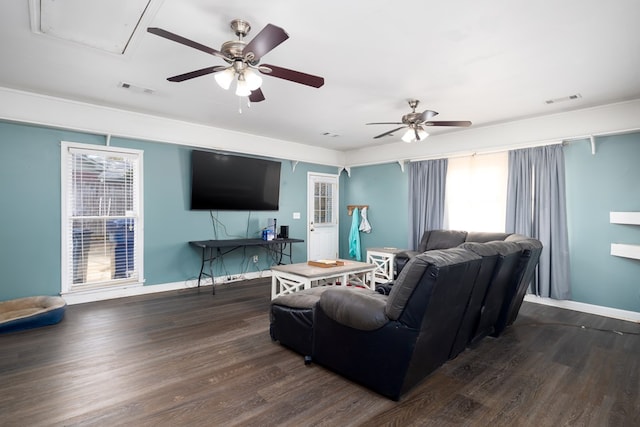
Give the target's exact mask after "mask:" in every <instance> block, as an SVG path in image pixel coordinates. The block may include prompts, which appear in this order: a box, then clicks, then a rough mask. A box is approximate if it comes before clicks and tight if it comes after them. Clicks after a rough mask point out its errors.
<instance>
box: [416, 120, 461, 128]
mask: <svg viewBox="0 0 640 427" xmlns="http://www.w3.org/2000/svg"><path fill="white" fill-rule="evenodd" d="M423 124H424V125H425V126H460V127H465V128H466V127H469V126H471V122H469V121H439V122H438V121H436V122H433V121H432V122H425V123H423Z"/></svg>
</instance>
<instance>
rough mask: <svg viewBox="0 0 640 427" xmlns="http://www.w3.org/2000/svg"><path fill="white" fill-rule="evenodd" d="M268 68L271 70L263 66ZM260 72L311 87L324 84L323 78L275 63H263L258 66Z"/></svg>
mask: <svg viewBox="0 0 640 427" xmlns="http://www.w3.org/2000/svg"><path fill="white" fill-rule="evenodd" d="M264 67H266V68H269V69H270V70H271V72H267V71H266V70H264V69H263V68H264ZM259 70H260V72H261V73H263V74H266V75H267V76H272V77H277V78H279V79H284V80H289V81H291V82H295V83H300V84H303V85H307V86H311V87H316V88H317V87H321V86H322V85H323V84H324V78H322V77H318V76H313V75H311V74H307V73H301V72H300V71H294V70H289V69H287V68H282V67H276V66H275V65H268V64H263V65H262V66H261V67H260V68H259Z"/></svg>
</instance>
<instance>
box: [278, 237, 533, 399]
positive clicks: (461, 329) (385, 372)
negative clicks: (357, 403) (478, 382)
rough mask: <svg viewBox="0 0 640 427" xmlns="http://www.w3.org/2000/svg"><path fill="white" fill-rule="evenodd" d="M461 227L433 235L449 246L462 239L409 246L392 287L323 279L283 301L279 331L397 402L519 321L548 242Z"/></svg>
mask: <svg viewBox="0 0 640 427" xmlns="http://www.w3.org/2000/svg"><path fill="white" fill-rule="evenodd" d="M429 233H430V235H431V233H433V232H429ZM460 233H464V232H455V231H452V232H450V231H442V230H440V232H438V233H434V234H433V236H430V237H436V240H437V241H439V242H440V243H439V244H442V245H444V243H442V242H443V239H444V238H445V237H447V235H448V234H449V235H450V236H449V237H451V238H452V239H451V240H450V241H451V242H453V243H454V247H449V248H440V249H430V250H426V251H424V252H422V253H407V256H406V257H405V259H403V261H404V264H403V267H402V268H401V270H400V273H399V275H398V277H397V279H396V281H395V283H394V284H393V286H392V287H391V292H390V293H389V295H383V294H381V293H378V292H375V291H373V290H370V289H363V288H358V287H350V286H323V287H316V288H312V289H309V290H306V291H300V292H296V293H293V294H289V295H284V296H281V297H278V298H276V299H274V300H273V301H272V303H271V325H270V326H271V327H270V331H271V337H272V339H274V340H277V341H279V342H280V343H281V344H282V345H284V346H287V347H289V348H291V349H293V350H295V351H297V352H298V353H300V354H302V355H304V356H305V360H307V361H310V360H312V361H313V362H315V363H318V364H320V365H323V366H325V367H327V368H329V369H331V370H333V371H335V372H337V373H339V374H341V375H343V376H344V377H346V378H349V379H351V380H353V381H356V382H358V383H360V384H362V385H364V386H366V387H368V388H370V389H372V390H374V391H376V392H378V393H380V394H382V395H384V396H387V397H389V398H391V399H394V400H398V399H399V398H400V397H401V396H402V394H404V393H405V392H406V391H408V390H409V389H410V388H411V387H413V386H414V385H416V384H417V383H418V382H419V381H421V380H422V379H423V378H425V377H426V376H427V375H429V374H430V373H431V372H433V371H434V370H435V369H437V368H438V367H439V366H441V365H442V364H443V363H445V362H446V361H447V360H449V359H452V358H454V357H456V356H457V355H458V354H459V353H460V352H461V351H463V350H464V349H465V348H467V347H468V346H470V345H472V344H473V343H474V342H477V341H479V340H480V339H482V338H483V337H485V336H486V335H489V334H491V335H494V336H499V335H500V333H501V332H502V331H503V330H504V329H505V328H506V327H507V326H508V325H510V324H511V323H512V322H513V321H514V320H515V318H516V316H517V312H518V310H519V308H520V305H521V303H522V298H524V294H525V293H526V288H527V286H528V284H529V282H530V280H531V278H532V275H533V273H534V270H535V265H536V264H537V262H538V258H539V256H540V251H541V250H542V245H541V244H540V242H539V241H537V240H535V239H528V238H526V237H524V236H518V235H510V234H504V233H502V234H501V236H498V235H497V234H495V233H465V236H464V238H463V240H462V241H460V242H459V240H460ZM469 235H471V238H470V239H469V240H467V238H468V237H469ZM485 237H486V238H487V239H492V240H486V241H484V242H483V241H482V240H484V238H485ZM494 237H495V238H496V239H493V238H494ZM474 239H475V240H474ZM436 240H433V242H435V241H436ZM478 240H479V241H478ZM428 241H429V239H427V242H428ZM456 243H457V244H456Z"/></svg>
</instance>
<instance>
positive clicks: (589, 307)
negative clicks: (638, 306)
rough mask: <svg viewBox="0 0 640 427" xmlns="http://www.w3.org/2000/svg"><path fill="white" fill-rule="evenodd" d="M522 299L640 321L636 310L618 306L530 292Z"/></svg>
mask: <svg viewBox="0 0 640 427" xmlns="http://www.w3.org/2000/svg"><path fill="white" fill-rule="evenodd" d="M524 300H525V301H528V302H533V303H535V304H542V305H550V306H552V307H559V308H565V309H567V310H574V311H580V312H582V313H589V314H595V315H598V316H604V317H610V318H612V319H619V320H626V321H628V322H635V323H640V313H638V312H636V311H628V310H620V309H618V308H610V307H603V306H600V305H593V304H586V303H584V302H577V301H570V300H556V299H551V298H542V297H538V296H535V295H530V294H527V295H525V296H524Z"/></svg>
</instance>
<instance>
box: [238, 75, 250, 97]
mask: <svg viewBox="0 0 640 427" xmlns="http://www.w3.org/2000/svg"><path fill="white" fill-rule="evenodd" d="M236 95H238V96H249V95H251V89H249V85H248V84H247V81H246V80H245V79H244V77H243V75H242V74H240V75H239V76H238V84H237V85H236Z"/></svg>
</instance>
